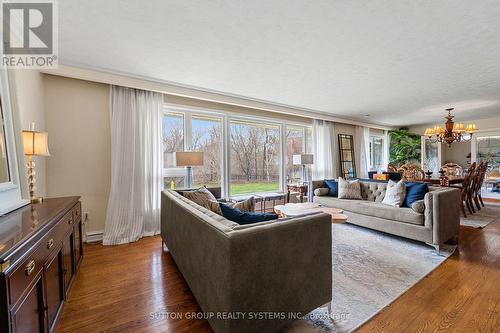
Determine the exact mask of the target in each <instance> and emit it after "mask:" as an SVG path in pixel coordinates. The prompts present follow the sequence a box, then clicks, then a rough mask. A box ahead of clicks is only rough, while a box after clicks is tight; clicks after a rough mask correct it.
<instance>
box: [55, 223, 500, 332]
mask: <svg viewBox="0 0 500 333" xmlns="http://www.w3.org/2000/svg"><path fill="white" fill-rule="evenodd" d="M460 237H461V241H460V246H459V249H458V251H456V252H455V254H453V256H451V257H450V258H449V259H448V260H447V261H446V262H445V263H444V264H443V265H441V266H440V267H438V268H437V269H436V270H435V271H434V272H432V273H430V274H429V275H428V276H427V277H425V278H424V279H423V280H422V281H420V282H419V283H418V284H416V285H415V286H413V287H412V288H411V289H410V290H409V291H407V292H406V293H405V294H404V295H403V296H401V297H400V298H399V299H397V300H396V301H395V302H394V303H393V304H392V305H391V306H389V307H388V308H386V309H385V310H384V311H382V312H381V313H380V314H378V315H377V316H376V317H375V318H374V319H372V320H371V321H369V322H368V323H366V324H365V325H364V326H363V327H361V329H360V330H359V332H436V331H439V332H500V313H499V312H500V218H499V219H497V220H496V221H495V222H493V223H490V224H489V225H488V226H486V227H485V228H484V229H474V228H470V227H462V228H461V230H460ZM166 311H168V312H180V313H193V312H196V311H200V309H199V307H198V305H197V304H196V301H195V300H194V298H193V296H192V294H191V292H190V291H189V288H188V286H187V284H186V283H185V281H184V279H183V278H182V275H181V274H180V273H179V271H178V269H177V267H176V266H175V263H174V261H173V260H172V258H171V256H170V255H169V254H168V253H162V249H161V240H160V238H159V237H149V238H145V239H142V240H140V241H139V242H136V243H133V244H128V245H120V246H113V247H103V246H102V245H99V244H90V245H86V246H85V257H84V261H83V262H82V266H81V268H80V271H79V273H78V276H77V278H76V280H75V282H74V285H73V288H72V290H71V294H70V298H69V302H68V303H67V304H66V306H65V308H64V312H63V317H62V319H61V321H60V323H59V327H58V332H78V333H85V332H92V333H94V332H211V330H210V326H209V325H208V323H207V322H206V321H204V320H197V319H190V320H187V319H178V318H166V317H165V316H164V314H165V313H166Z"/></svg>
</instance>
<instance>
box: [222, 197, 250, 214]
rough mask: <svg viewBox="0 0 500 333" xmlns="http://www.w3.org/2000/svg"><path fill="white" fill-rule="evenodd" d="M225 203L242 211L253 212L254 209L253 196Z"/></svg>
mask: <svg viewBox="0 0 500 333" xmlns="http://www.w3.org/2000/svg"><path fill="white" fill-rule="evenodd" d="M227 205H229V206H231V207H233V208H238V209H239V210H241V211H242V212H254V211H255V198H254V197H250V198H248V199H246V200H243V201H240V202H237V203H234V204H230V203H228V204H227Z"/></svg>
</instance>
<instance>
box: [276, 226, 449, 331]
mask: <svg viewBox="0 0 500 333" xmlns="http://www.w3.org/2000/svg"><path fill="white" fill-rule="evenodd" d="M332 237H333V241H332V243H333V245H332V254H333V287H332V290H333V301H332V317H333V319H330V318H329V317H328V311H327V308H326V307H322V308H318V309H316V310H314V311H312V312H310V313H309V314H307V315H306V316H305V317H304V318H303V319H301V320H297V321H295V322H293V323H292V324H291V325H289V326H288V327H287V328H286V329H285V330H284V331H285V332H287V333H292V332H293V333H299V332H300V333H303V332H311V333H312V332H315V333H316V332H351V331H353V330H355V329H356V328H358V327H359V326H361V325H362V324H363V323H365V322H366V321H368V320H369V319H370V318H371V317H373V316H374V315H375V314H377V313H378V312H380V311H381V310H382V309H383V308H384V307H386V306H388V305H389V304H390V303H392V302H393V301H394V300H396V299H397V298H398V297H399V296H400V295H401V294H402V293H404V292H405V291H406V290H408V289H409V288H410V287H411V286H413V285H414V284H415V283H417V282H418V281H419V280H420V279H422V278H423V277H425V276H426V275H427V274H429V273H430V272H431V271H433V270H434V269H435V268H436V267H438V266H439V265H440V264H441V263H443V262H444V261H445V260H446V259H447V258H448V257H449V256H450V255H451V254H452V253H453V251H454V249H455V247H448V248H446V249H445V251H442V252H441V255H438V254H437V253H436V251H435V250H434V249H433V248H432V247H430V246H427V245H425V244H423V243H420V242H414V241H411V240H408V239H405V238H400V237H397V236H392V235H388V234H385V233H382V232H377V231H374V230H370V229H366V228H362V227H358V226H355V225H352V224H348V223H346V224H332Z"/></svg>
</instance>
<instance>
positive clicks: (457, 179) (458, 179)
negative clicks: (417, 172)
mask: <svg viewBox="0 0 500 333" xmlns="http://www.w3.org/2000/svg"><path fill="white" fill-rule="evenodd" d="M420 181H421V182H424V183H429V184H432V185H439V184H441V178H440V177H424V179H422V180H420ZM463 182H464V177H462V176H448V185H456V184H462V183H463Z"/></svg>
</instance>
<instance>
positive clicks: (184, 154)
mask: <svg viewBox="0 0 500 333" xmlns="http://www.w3.org/2000/svg"><path fill="white" fill-rule="evenodd" d="M200 165H203V152H197V151H180V152H176V153H175V166H177V167H186V169H187V177H186V182H185V185H186V188H191V187H192V186H193V167H194V166H200Z"/></svg>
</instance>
